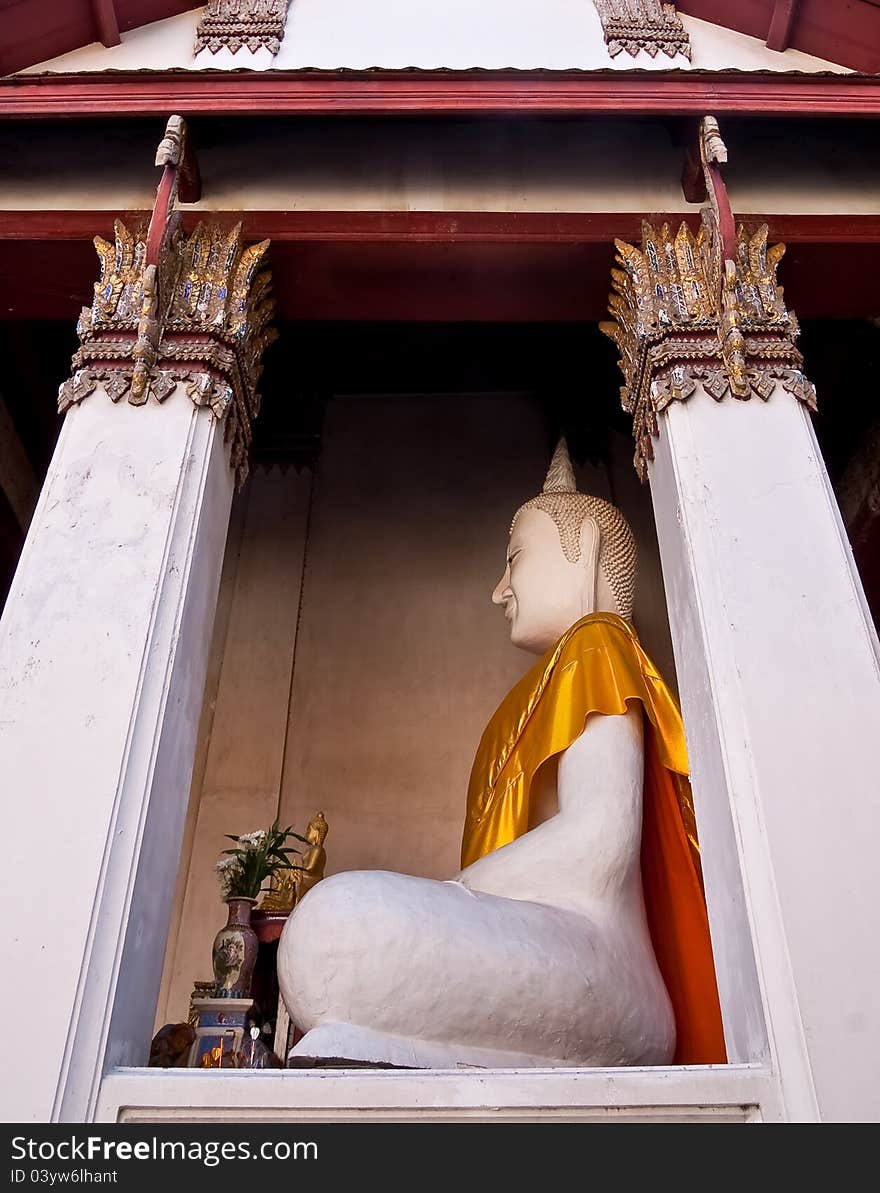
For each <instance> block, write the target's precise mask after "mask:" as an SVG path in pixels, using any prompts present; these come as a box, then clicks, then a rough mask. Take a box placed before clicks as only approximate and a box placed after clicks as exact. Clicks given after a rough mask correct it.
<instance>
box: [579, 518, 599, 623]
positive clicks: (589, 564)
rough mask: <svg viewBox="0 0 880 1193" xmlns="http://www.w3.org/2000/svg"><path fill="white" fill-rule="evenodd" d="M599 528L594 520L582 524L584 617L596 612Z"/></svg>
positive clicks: (581, 562)
mask: <svg viewBox="0 0 880 1193" xmlns="http://www.w3.org/2000/svg"><path fill="white" fill-rule="evenodd" d="M600 537H601V536H600V533H599V526H598V524H597V523H596V521H595V519H594V518H584V520H583V522H581V557H580V561H579V562H580V565H581V567H582V568H583V573H584V595H583V611H584V616H586V614H588V613H595V612H596V601H597V584H598V581H599V540H600Z"/></svg>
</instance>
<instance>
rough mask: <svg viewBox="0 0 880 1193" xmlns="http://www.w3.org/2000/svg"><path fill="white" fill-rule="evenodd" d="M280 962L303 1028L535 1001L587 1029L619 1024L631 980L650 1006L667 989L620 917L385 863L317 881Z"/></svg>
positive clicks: (378, 1023)
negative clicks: (615, 921)
mask: <svg viewBox="0 0 880 1193" xmlns="http://www.w3.org/2000/svg"><path fill="white" fill-rule="evenodd" d="M278 960H279V973H280V974H282V975H283V977H282V983H283V986H284V987H286V994H287V995H289V998H290V1001H291V1002H292V1003H293V1004H294V1005H295V1007H296V1008H297V1011H298V1017H299V1018H301V1020H302V1025H303V1026H312V1025H314V1023H316V1022H319V1021H322V1020H323V1021H326V1020H327V1019H333V1018H339V1019H344V1020H347V1021H350V1022H360V1023H362V1024H364V1025H366V1024H370V1025H372V1026H374V1027H377V1028H383V1029H387V1030H395V1031H405V1030H407V1029H411V1030H412V1031H413V1032H414V1033H418V1032H420V1031H421V1030H422V1029H423V1028H424V1027H425V1026H426V1025H427V1024H428V1023H430V1022H431V1019H432V1016H434V1015H436V1014H438V1013H439V1014H440V1015H441V1017H442V1015H443V1014H444V1013H445V1012H446V1010H447V1009H449V1008H454V1009H455V1014H456V1018H458V1019H459V1020H460V1021H463V1020H467V1018H468V1017H469V1016H474V1017H475V1020H479V1021H481V1022H485V1021H486V1017H487V1015H488V1016H490V1017H491V1016H496V1017H497V1019H498V1027H499V1029H502V1028H503V1024H504V1023H505V1022H508V1021H510V1019H511V1017H513V1018H516V1019H518V1020H521V1018H522V1015H523V1008H524V1007H530V1008H539V1009H542V1015H545V1016H546V1024H545V1027H546V1030H547V1032H548V1033H551V1034H552V1033H555V1032H556V1031H557V1030H558V1024H559V1023H560V1022H566V1023H569V1024H570V1025H571V1027H572V1029H575V1028H577V1030H583V1024H584V1023H585V1021H586V1020H590V1021H591V1022H592V1024H593V1026H594V1027H597V1028H598V1027H600V1026H601V1028H602V1030H606V1031H613V1021H614V1020H616V1019H617V1018H618V1017H620V1016H631V1015H632V1014H633V1010H634V1007H633V1003H632V1002H630V1000H629V999H624V1000H623V1002H621V998H620V992H621V987H622V986H623V987H624V988H625V989H627V990H628V991H630V992H631V994H632V995H633V996H634V998H635V1002H636V1003H643V1004H644V1005H645V1007H646V1008H648V1007H649V1006H651V1005H652V1004H655V1003H656V1000H657V998H658V997H660V998H665V994H662V995H658V985H657V983H658V981H659V974H657V972H656V967H655V965H654V962H653V956H652V955H650V954H647V955H646V953H645V950H644V947H643V942H642V941H641V939H635V940H626V939H625V938H624V937H623V936H622V935H621V933H620V931H619V925H618V930H617V931H611V930H610V929H607V928H606V929H603V928H602V927H600V925H599V924H598V923H597V922H595V921H594V920H593V919H591V918H590V917H588V916H586V915H583V914H580V913H577V912H573V911H570V910H564V909H562V908H558V907H552V906H548V905H544V904H537V903H529V902H525V901H522V900H516V899H508V898H504V897H501V896H498V895H488V894H483V893H477V892H473V891H471V890H469V889H468V888H467V887H465V886H463V885H462V884H461V883H459V882H438V881H434V880H430V879H423V878H415V877H412V876H410V875H403V874H391V873H387V872H384V871H353V872H349V873H345V874H340V875H336V876H334V877H333V878H330V879H325V880H324V882H322V883H320V884H319V885H318V886H316V887H315V888H314V890H313V891H312V892H310V894H309V895H308V896H307V897H306V898H305V899H304V900H303V902H302V904H301V905H300V906H299V907H298V908H297V910H296V911H295V913H294V915H293V916H292V917H291V921H290V923H289V925H288V927H287V929H286V930H285V933H284V936H283V937H282V941H281V945H280V948H279V958H278ZM402 994H403V995H404V997H403V998H402V997H401V996H402ZM623 1003H629V1005H628V1006H624V1005H623ZM402 1015H403V1016H404V1019H409V1020H410V1022H405V1021H403V1020H402V1018H401V1016H402ZM578 1025H580V1026H578Z"/></svg>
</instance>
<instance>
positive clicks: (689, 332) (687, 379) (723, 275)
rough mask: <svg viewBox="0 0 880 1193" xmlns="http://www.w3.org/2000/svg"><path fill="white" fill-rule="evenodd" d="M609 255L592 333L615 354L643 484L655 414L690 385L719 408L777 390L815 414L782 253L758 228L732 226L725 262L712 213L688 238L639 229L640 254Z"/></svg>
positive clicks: (626, 247)
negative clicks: (601, 313) (782, 279)
mask: <svg viewBox="0 0 880 1193" xmlns="http://www.w3.org/2000/svg"><path fill="white" fill-rule="evenodd" d="M615 245H616V248H617V257H616V266H617V267H616V268H614V269H612V271H611V277H612V283H613V290H612V292H611V295H610V296H609V300H608V309H609V314H610V315H611V317H612V318H611V320H610V321H609V322H606V323H601V324H600V325H599V326H600V328H601V330H602V331H603V332H604V333H605V334H606V335H607V336H609V337H610V338H611V339H612V340H613V341H614V343H615V344H616V345H617V348H618V351H619V352H620V360H619V362H618V363H619V365H620V368H621V371H622V373H623V377H624V384H623V386H622V388H621V391H620V398H621V403H622V405H623V408H624V410H626V411H627V412H628V413H630V414H631V415H632V417H633V436H634V438H635V442H636V452H635V467H636V471H637V473H638V474H639V476H640V477H641V479H642V480H645V479H646V477H647V465H648V461H649V460H651V459H653V454H654V453H653V447H652V443H651V441H652V438H653V437H654V436H656V435H657V433H658V419H657V416H658V414H659V413H660V412H661V411H662V410H665V409H666V407H667V406H668V405H669V404H670V402H674V401H684V400H685V399H687V398H688V397H690V395H691V394H692V393H693V392H694V390H695V389H696V387H697V383H698V382H702V385H703V388H704V389H705V390H706V391H707V392H708V393H709V394H711V395H712V397H713V398H715V400H716V401H719V402H720V401H721V400H722V399H723V398H725V397H727V396H728V395H730V396H732V397H734V398H738V399H740V400H741V401H747V400H748V399H749V398H751V397H752V396H754V395H756V396H757V397H759V398H762V399H763V400H764V401H766V400H767V399H768V398H769V397H770V394H771V393H772V392H773V389H774V387H775V385H776V382H777V381H778V382H780V383H781V384H782V387H783V388H784V389H785V390H787V391H788V392H789V393H791V394H793V395H794V396H795V397H796V398H797V399H798V400H799V401H801V402H803V403H804V404H805V405H806V406H808V407H809V408H810V409H811V410H815V409H816V392H815V389H814V388H813V385H812V384H811V383H810V381H808V380H807V378H806V377H805V376H804V374H803V372H802V370H801V365H802V364H803V358H802V357H801V354H800V352H798V350H797V348H796V347H795V340H796V338H797V336H798V334H799V330H800V329H799V327H798V322H797V319H796V318H795V315H794V313H793V312H791V311H789V310H788V309H787V308H786V306H785V301H784V298H783V293H782V287H781V286H779V285H777V281H776V270H777V267H778V265H779V261H780V259H781V257H782V255H783V253H784V252H785V245H783V244H777V245H773V246H772V247H771V246H768V244H767V225H766V224H763V225H762V226H761V227H759V228H758V229H757V230H755V231H753V232H749V231H747V230H746V228H745V227H744V226H743V225H740V226H739V227H738V228H737V229H736V244H735V248H734V250H733V256H732V258H725V257H724V256H723V254H722V251H721V245H720V237H719V235H718V232H717V225H716V224H715V221H714V219H713V218H712V215H711V208H708V209H705V210H704V212H703V220H702V223H701V226H700V228H699V230H698V231H697V232H696V233H694V232H692V231H691V229H690V228H689V227H688V225H687V224H685V223H682V224H681V226H680V227H679V229H678V231H677V232H673V231H672V229H671V228H670V227H669V225H668V224H663V225H662V226H661V227H659V228H657V227H654V226H653V225H652V224H649V223H647V222H646V223H644V224H643V225H642V243H641V247H640V248H637V247H636V246H635V245H631V244H626V243H625V242H624V241H620V240H617V241H615Z"/></svg>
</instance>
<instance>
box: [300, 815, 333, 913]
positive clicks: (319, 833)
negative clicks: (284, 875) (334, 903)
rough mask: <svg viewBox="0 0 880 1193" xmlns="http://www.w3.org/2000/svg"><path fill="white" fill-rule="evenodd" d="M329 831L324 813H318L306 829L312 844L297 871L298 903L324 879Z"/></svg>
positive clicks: (307, 836)
mask: <svg viewBox="0 0 880 1193" xmlns="http://www.w3.org/2000/svg"><path fill="white" fill-rule="evenodd" d="M328 829H329V825H328V824H327V821H326V820H325V819H324V813H323V812H318V813H316V815H315V816H313V817H312V819H311V820H310V821H309V827H308V828H307V829H306V838H307V839H308V840H309V841H310V842H311V844H310V845H309V848H308V849H307V850H306V851H305V853H304V854H303V856H302V862H301V863H300V869H299V870H298V871H297V873H296V877H295V879H294V881H295V882H296V898H297V902H299V900H300V899H302V897H303V895H304V894H305V893H306V891H310V890H311V889H312V887H313V886H314V885H315V884H316V883H318V882H320V881H321V879H322V878H323V877H324V867H325V866H326V864H327V854H326V852H325V850H324V841H325V840H326V837H327V832H328Z"/></svg>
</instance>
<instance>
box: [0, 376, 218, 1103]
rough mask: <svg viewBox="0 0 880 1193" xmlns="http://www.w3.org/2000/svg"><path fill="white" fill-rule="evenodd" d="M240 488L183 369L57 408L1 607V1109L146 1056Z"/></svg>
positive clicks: (87, 1091) (80, 1096) (87, 1082)
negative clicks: (179, 380) (60, 417)
mask: <svg viewBox="0 0 880 1193" xmlns="http://www.w3.org/2000/svg"><path fill="white" fill-rule="evenodd" d="M232 488H233V474H232V471H231V469H230V468H229V465H228V462H227V451H226V449H225V448H224V445H223V425H222V424H221V423H218V422H217V421H216V420H215V419H214V417H213V416H212V415H211V413H210V411H209V410H207V409H205V408H202V409H196V408H195V407H194V406H193V404H192V402H191V401H190V400H189V398H187V396H186V395H185V393H184V392H183V387H182V386H178V392H175V393H172V394H171V396H170V397H169V398H168V399H167V401H166V402H165V403H164V404H163V405H161V406H159V405H158V404H157V403H156V402H155V401H153V400H152V399H151V400H150V402H149V403H148V404H147V405H146V406H144V407H142V408H136V407H134V406H131V405H129V404H127V403H126V402H120V403H119V404H118V405H113V404H112V403H111V401H110V400H109V398H108V397H107V396H106V395H105V394H104V393H103V392H102V388H101V387H100V386H99V387H98V389H97V390H96V391H95V392H94V393H93V394H92V395H91V396H90V397H88V398H86V400H85V401H84V402H83V403H82V404H81V405H80V406H76V407H74V408H72V409H71V410H70V411H69V413H68V414H67V416H66V418H65V421H64V426H63V428H62V431H61V436H60V439H59V442H58V446H57V448H56V451H55V455H54V458H53V460H52V464H51V466H50V468H49V473H48V476H47V478H46V482H45V485H44V487H43V491H42V494H41V497H40V500H39V503H38V505H37V509H36V511H35V514H34V518H33V521H32V523H31V528H30V532H29V534H28V538H27V542H26V544H25V548H24V552H23V554H22V558H21V562H20V565H19V569H18V572H17V574H16V577H15V580H14V582H13V586H12V589H11V591H10V594H9V598H8V601H7V605H6V609H5V613H4V615H3V619H2V622H0V776H2V785H3V795H4V812H5V817H6V824H5V829H6V831H5V834H4V835H5V849H4V863H3V872H4V881H5V886H6V889H7V890H9V891H10V892H11V893H13V895H14V898H15V902H16V911H15V914H14V916H13V917H12V918H11V920H10V919H7V921H6V925H5V927H6V929H7V932H9V934H10V935H11V939H10V940H8V941H7V942H6V943H5V944H4V948H3V958H4V972H5V973H6V978H7V980H6V987H7V993H8V994H9V992H12V995H11V997H12V1002H11V1003H10V1014H11V1016H12V1018H10V1019H9V1021H8V1023H7V1031H6V1032H5V1036H6V1045H5V1048H6V1058H5V1070H6V1073H7V1077H8V1078H9V1080H7V1081H4V1083H3V1105H2V1115H3V1117H4V1118H6V1119H12V1120H18V1121H29V1120H33V1121H47V1120H50V1119H61V1120H67V1121H87V1120H89V1119H90V1118H91V1117H92V1115H93V1113H94V1107H95V1103H96V1098H97V1095H98V1088H99V1084H100V1080H101V1076H102V1074H103V1072H104V1071H105V1070H106V1069H107V1068H109V1067H111V1066H113V1065H120V1064H129V1065H130V1064H145V1063H146V1058H147V1053H148V1049H149V1041H150V1036H151V1032H152V1027H153V1012H154V1007H155V1002H156V997H157V993H158V988H159V980H160V974H161V967H162V956H163V948H164V944H165V936H166V932H167V926H168V916H169V911H170V901H171V897H172V892H173V887H174V878H175V872H176V867H177V860H178V853H179V849H180V840H181V832H182V825H183V819H184V814H185V805H186V799H187V794H188V789H189V781H190V773H191V770H192V764H193V755H194V749H195V739H196V731H197V727H198V721H199V712H200V704H201V696H202V689H203V684H204V678H205V668H206V662H207V656H208V648H209V643H210V637H211V628H212V621H213V613H214V606H215V602H216V597H217V587H218V582H219V576H220V568H221V563H222V556H223V546H224V542H225V538H226V530H227V525H228V516H229V506H230V501H231V496H232ZM13 1075H14V1076H13Z"/></svg>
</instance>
